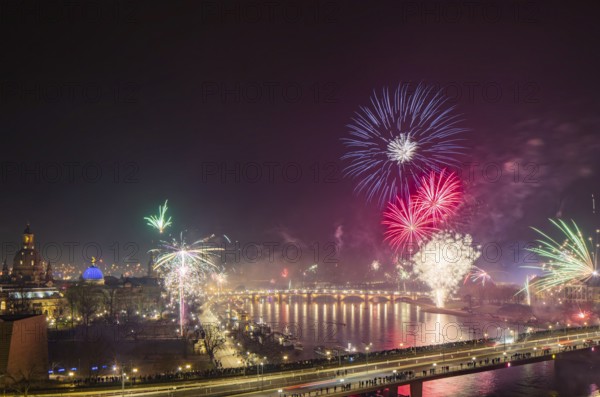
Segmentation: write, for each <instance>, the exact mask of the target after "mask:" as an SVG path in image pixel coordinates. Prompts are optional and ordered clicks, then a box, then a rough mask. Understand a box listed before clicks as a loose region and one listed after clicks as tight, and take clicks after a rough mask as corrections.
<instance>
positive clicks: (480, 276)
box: [464, 266, 494, 286]
mask: <svg viewBox="0 0 600 397" xmlns="http://www.w3.org/2000/svg"><path fill="white" fill-rule="evenodd" d="M469 278H470V279H471V281H472V282H473V283H478V282H481V285H482V286H485V283H486V281H489V282H491V283H494V281H493V280H492V276H490V274H489V273H488V272H486V271H485V270H483V269H481V268H479V267H477V266H473V268H472V269H471V271H470V272H469V273H467V275H466V276H465V282H464V284H466V283H467V280H468V279H469Z"/></svg>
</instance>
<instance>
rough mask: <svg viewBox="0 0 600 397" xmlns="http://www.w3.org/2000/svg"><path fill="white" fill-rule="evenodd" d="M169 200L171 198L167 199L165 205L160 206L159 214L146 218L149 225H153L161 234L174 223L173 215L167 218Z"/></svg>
mask: <svg viewBox="0 0 600 397" xmlns="http://www.w3.org/2000/svg"><path fill="white" fill-rule="evenodd" d="M168 201H169V200H165V204H164V205H159V206H158V215H150V216H147V217H145V218H144V219H145V220H146V221H147V222H148V225H149V226H152V227H153V228H155V229H156V230H158V232H159V233H161V234H162V232H163V231H164V230H165V229H166V228H167V227H169V226H171V224H172V222H171V217H169V218H167V208H168V207H167V202H168Z"/></svg>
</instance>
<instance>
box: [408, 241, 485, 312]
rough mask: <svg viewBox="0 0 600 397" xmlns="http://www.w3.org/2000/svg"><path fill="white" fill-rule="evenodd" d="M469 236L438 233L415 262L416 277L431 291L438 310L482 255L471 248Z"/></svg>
mask: <svg viewBox="0 0 600 397" xmlns="http://www.w3.org/2000/svg"><path fill="white" fill-rule="evenodd" d="M472 244H473V239H472V238H471V236H470V235H468V234H466V235H461V234H458V233H456V234H455V233H450V232H448V231H442V232H438V233H436V234H435V235H433V236H432V237H431V240H429V241H428V242H427V243H426V244H424V245H423V246H422V247H421V249H420V251H419V252H417V253H416V254H415V255H414V256H413V258H412V260H413V263H414V268H413V271H414V273H415V274H416V275H417V277H418V278H419V279H420V280H421V281H423V282H424V283H425V284H427V285H428V286H429V287H430V288H431V293H432V297H433V300H434V302H435V304H436V306H437V307H443V306H444V302H445V301H446V299H447V297H448V295H450V294H451V293H452V292H453V291H454V290H455V289H456V288H457V286H458V285H459V284H460V281H461V280H462V278H463V277H464V276H465V274H467V273H468V272H469V271H470V270H471V267H472V266H473V263H474V262H475V260H476V259H477V258H479V256H480V255H481V253H480V251H479V248H475V247H473V246H472Z"/></svg>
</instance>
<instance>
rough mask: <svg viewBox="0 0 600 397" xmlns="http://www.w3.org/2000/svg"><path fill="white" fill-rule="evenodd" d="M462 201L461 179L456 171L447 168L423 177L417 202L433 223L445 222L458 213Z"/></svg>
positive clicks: (417, 194) (416, 198)
mask: <svg viewBox="0 0 600 397" xmlns="http://www.w3.org/2000/svg"><path fill="white" fill-rule="evenodd" d="M461 203H462V194H461V191H460V180H459V179H458V177H457V176H456V174H455V173H453V172H448V171H446V170H445V169H444V170H442V171H441V172H439V173H436V172H434V171H431V172H430V173H429V175H428V176H426V177H423V178H422V179H421V182H420V186H419V188H418V190H417V193H416V197H415V204H416V205H418V206H420V207H422V208H423V210H424V211H425V214H426V216H427V217H428V218H429V219H430V220H431V222H432V223H433V224H435V225H437V224H438V223H441V222H444V221H445V220H446V219H448V218H449V217H451V216H452V215H454V214H456V212H457V210H458V207H459V206H460V204H461Z"/></svg>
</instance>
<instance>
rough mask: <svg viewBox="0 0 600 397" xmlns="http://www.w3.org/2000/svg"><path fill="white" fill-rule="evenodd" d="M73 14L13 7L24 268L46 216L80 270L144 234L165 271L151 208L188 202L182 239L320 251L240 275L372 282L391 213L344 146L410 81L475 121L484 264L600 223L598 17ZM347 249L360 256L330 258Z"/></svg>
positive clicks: (588, 9) (541, 7) (471, 176)
mask: <svg viewBox="0 0 600 397" xmlns="http://www.w3.org/2000/svg"><path fill="white" fill-rule="evenodd" d="M51 4H53V5H50V3H46V2H42V1H34V2H28V1H25V2H15V1H9V2H3V3H2V5H1V9H0V18H1V29H2V35H3V40H2V47H3V48H2V60H1V62H0V70H1V71H2V74H1V78H0V82H1V85H0V102H1V107H0V115H1V117H0V128H1V129H2V142H1V144H0V153H1V156H2V159H1V167H2V168H1V169H0V171H1V173H0V183H1V187H2V190H1V191H2V193H1V194H0V202H1V203H2V208H3V211H2V215H1V217H0V240H1V241H2V242H3V246H2V255H3V256H8V257H9V259H11V257H12V255H13V253H12V252H14V250H13V251H12V252H11V249H12V248H11V247H12V246H13V245H14V243H15V242H16V241H17V240H18V239H19V238H20V233H21V232H22V230H23V228H24V226H25V224H26V222H27V221H29V222H31V224H32V228H33V230H34V231H35V232H36V234H37V236H38V239H39V240H40V243H41V245H39V246H40V248H42V250H43V252H42V253H43V254H46V256H47V257H48V256H52V258H53V259H54V260H56V261H58V262H67V261H69V262H73V263H76V264H79V265H81V266H83V263H84V261H85V257H86V256H87V257H89V256H91V255H95V248H93V246H92V247H91V248H85V249H84V247H88V246H90V244H92V243H93V244H97V245H99V246H100V247H102V255H101V256H102V257H103V258H104V261H105V262H112V261H117V262H119V261H122V260H123V259H124V258H125V257H126V256H127V253H128V252H129V253H132V250H130V249H124V247H125V244H127V243H128V242H134V243H135V244H136V247H138V248H137V249H136V251H137V252H136V253H135V255H133V258H130V259H132V260H134V261H141V262H143V263H145V262H146V260H147V256H146V254H145V252H146V251H147V250H148V249H149V248H150V247H151V246H152V240H153V239H154V240H156V234H155V233H153V232H152V231H151V230H150V229H149V228H148V227H147V226H145V224H144V221H143V217H144V216H146V215H148V214H150V213H152V212H156V211H155V210H156V207H158V205H159V204H161V203H162V202H163V201H164V200H165V199H167V198H168V199H169V204H170V207H171V211H172V212H171V214H172V216H173V218H174V221H175V226H174V227H173V229H171V231H173V232H177V231H179V230H188V232H189V233H190V235H191V236H198V237H200V236H203V235H206V234H211V233H215V234H217V235H222V234H227V235H228V236H229V237H230V238H231V239H232V240H234V241H235V240H237V241H240V243H241V244H242V247H244V246H245V245H247V244H248V243H256V244H259V245H264V244H265V243H266V244H269V243H273V244H278V245H277V247H276V248H275V252H276V254H282V252H283V249H284V248H283V247H285V244H286V243H290V242H293V243H294V244H297V245H298V246H299V247H301V249H302V257H301V258H300V259H299V260H297V261H295V260H291V259H289V257H292V256H293V253H290V252H288V253H287V255H288V259H285V258H283V259H282V258H278V259H276V260H274V261H273V263H265V262H269V260H268V258H267V259H265V255H263V258H261V259H259V260H258V261H257V262H258V263H259V264H260V266H257V265H256V264H254V265H252V264H247V263H245V262H247V260H245V259H244V257H249V256H252V254H251V253H250V251H251V250H247V255H242V258H241V259H240V260H230V261H229V262H230V265H231V262H237V263H235V270H232V272H240V271H243V272H246V273H249V274H252V275H253V277H254V276H255V277H256V278H266V279H268V278H276V277H278V274H279V272H280V271H281V269H282V268H284V267H287V268H290V270H291V271H293V269H296V268H300V267H302V266H307V265H310V264H311V263H312V262H314V261H315V259H316V261H317V262H319V263H320V264H321V266H322V268H323V269H326V270H325V271H327V272H329V273H330V274H336V275H338V274H339V273H340V272H343V273H344V274H346V275H348V277H362V276H364V274H365V272H366V269H367V266H368V265H369V264H370V263H371V261H373V260H376V259H377V260H380V261H381V262H382V263H383V264H389V263H390V261H391V259H390V258H391V255H390V252H389V249H387V248H386V244H384V243H382V239H383V227H382V226H381V225H380V222H381V215H380V211H379V209H378V208H377V207H376V206H375V205H371V204H367V203H366V201H365V198H364V197H363V196H360V195H358V196H357V195H355V194H353V187H354V183H353V181H352V180H349V179H347V178H345V177H343V176H342V172H341V170H342V169H343V167H344V165H346V164H345V163H343V162H342V161H341V160H340V157H341V155H342V154H343V153H344V147H343V145H342V144H341V142H340V138H342V137H344V136H346V135H347V133H348V130H347V127H346V126H347V124H348V123H349V122H350V119H351V117H352V115H353V113H354V112H355V111H357V110H358V108H359V106H361V105H366V104H368V102H369V97H370V95H371V93H372V91H373V89H376V90H380V89H381V88H382V87H392V88H393V87H395V86H397V85H398V84H399V83H400V82H404V83H406V82H414V83H415V84H416V83H418V82H421V81H423V82H427V83H429V84H436V85H439V86H441V87H445V90H446V93H447V94H448V95H449V96H451V97H452V98H453V99H452V101H453V102H454V103H456V104H457V105H458V111H459V112H460V113H462V114H463V115H464V119H465V125H466V126H467V127H468V128H469V129H470V132H469V133H467V134H465V138H466V142H465V146H467V148H468V150H467V151H466V155H465V156H463V158H461V162H462V163H463V164H464V165H463V172H462V174H463V180H464V182H465V184H466V192H467V196H468V198H469V199H470V200H471V202H472V203H474V205H473V207H474V208H475V209H474V210H473V215H472V217H471V219H470V221H469V223H468V225H466V226H465V230H464V231H466V232H469V233H472V234H473V236H474V238H475V240H476V241H478V242H481V244H483V245H484V247H485V246H493V247H495V244H497V245H498V246H500V247H502V255H501V257H500V258H499V259H493V260H492V259H490V257H491V258H495V257H496V254H494V253H492V252H491V251H490V252H488V259H489V260H488V262H490V263H485V261H484V262H482V264H483V265H484V267H488V268H490V269H503V270H505V271H508V272H509V273H506V274H508V275H511V274H516V273H517V272H518V273H520V272H521V270H519V268H518V266H519V265H520V264H521V262H522V254H523V252H522V247H523V246H524V244H526V243H527V242H528V241H531V240H533V239H534V238H535V234H534V233H533V232H532V231H531V230H530V229H529V226H538V227H542V228H547V227H548V225H547V218H548V217H554V216H557V215H560V216H562V217H564V218H573V219H576V220H577V221H578V223H580V224H582V225H583V226H584V227H585V228H586V230H590V231H591V230H593V228H595V227H596V225H597V224H598V222H597V221H596V220H595V219H593V214H592V208H591V207H592V202H591V194H592V193H594V191H595V192H596V194H597V195H598V194H600V192H598V190H594V189H597V186H598V182H599V179H600V178H599V177H598V172H599V170H600V169H599V164H598V163H599V158H600V156H598V154H599V153H600V151H599V146H600V139H599V138H598V127H599V126H600V118H599V112H598V110H599V106H598V105H599V101H598V98H597V94H596V93H597V92H598V91H599V88H600V87H599V85H600V84H599V83H600V79H599V78H598V70H600V59H599V53H598V51H597V37H600V27H599V26H598V23H597V20H598V14H599V13H598V11H599V8H598V5H589V6H587V5H584V4H582V3H577V4H576V5H574V6H571V7H569V6H567V5H566V4H562V5H561V4H560V3H558V2H548V1H541V2H499V3H493V2H484V3H479V2H452V3H446V2H430V3H415V2H399V1H394V2H379V3H373V2H363V1H320V2H314V1H308V2H305V1H303V2H298V3H288V2H277V1H274V2H272V1H265V2H263V1H258V2H249V3H248V2H242V1H240V2H222V1H195V2H177V1H170V2H167V1H164V2H129V1H122V2H113V1H110V2H96V1H85V0H84V1H82V2H79V3H77V4H78V5H69V4H70V2H61V1H59V2H52V3H51ZM57 5H58V6H57ZM490 164H491V165H490ZM517 168H518V171H516V169H517ZM215 170H216V173H215ZM225 170H230V171H231V172H229V173H227V172H224V171H225ZM257 170H258V172H260V174H258V175H257V174H256V172H257ZM468 170H472V171H473V173H471V172H468ZM497 170H501V173H502V175H501V177H499V178H497V177H496V176H495V175H496V173H497ZM298 172H300V174H298ZM486 173H487V174H486ZM475 204H476V205H475ZM599 204H600V203H599ZM336 230H337V231H338V239H336V237H335V233H336ZM51 243H52V247H53V248H52V250H51V249H50V248H48V249H46V250H45V251H44V249H43V247H44V245H45V246H47V247H48V246H49V244H51ZM315 243H318V245H319V249H318V250H317V249H316V246H315V245H314V244H315ZM332 244H336V245H337V246H338V247H339V248H340V251H339V253H338V254H335V255H334V256H333V258H334V260H327V259H331V258H327V255H328V254H330V253H331V250H330V248H331V247H332ZM69 245H71V246H73V245H75V246H76V248H75V249H74V256H73V258H72V259H69V255H68V249H67V247H68V246H69ZM56 246H60V247H62V251H61V253H60V257H59V258H58V259H57V258H56V253H55V252H56V250H55V247H56ZM50 251H52V253H50ZM264 252H265V251H264V250H263V254H264ZM315 255H316V256H317V258H314V257H315ZM484 256H485V255H484ZM515 256H516V258H515ZM246 259H250V258H246ZM330 262H331V263H330ZM259 267H260V269H262V270H261V271H260V272H259V271H258V269H259ZM259 273H260V274H259ZM509 278H510V277H509ZM516 278H517V276H516V275H515V279H516Z"/></svg>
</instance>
